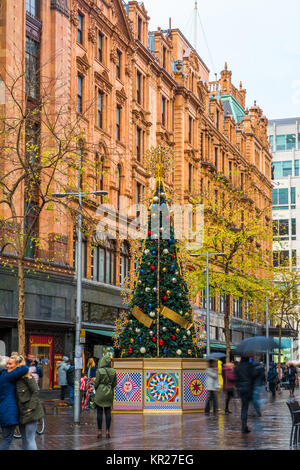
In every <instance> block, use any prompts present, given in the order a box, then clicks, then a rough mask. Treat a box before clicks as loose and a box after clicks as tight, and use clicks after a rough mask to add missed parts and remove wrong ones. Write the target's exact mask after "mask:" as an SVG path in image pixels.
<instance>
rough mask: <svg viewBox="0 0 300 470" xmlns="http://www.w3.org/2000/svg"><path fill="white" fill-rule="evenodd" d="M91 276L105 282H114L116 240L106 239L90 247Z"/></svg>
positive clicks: (95, 279)
mask: <svg viewBox="0 0 300 470" xmlns="http://www.w3.org/2000/svg"><path fill="white" fill-rule="evenodd" d="M91 266H92V277H93V280H94V281H98V282H104V283H105V284H115V283H116V242H115V241H114V240H109V239H108V240H106V242H105V243H104V244H103V245H97V246H94V248H93V249H92V263H91Z"/></svg>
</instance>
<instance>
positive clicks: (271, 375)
mask: <svg viewBox="0 0 300 470" xmlns="http://www.w3.org/2000/svg"><path fill="white" fill-rule="evenodd" d="M267 379H268V382H269V389H270V392H271V393H272V398H275V397H276V386H277V381H278V374H277V369H276V366H275V364H274V362H271V363H270V366H269V371H268V376H267Z"/></svg>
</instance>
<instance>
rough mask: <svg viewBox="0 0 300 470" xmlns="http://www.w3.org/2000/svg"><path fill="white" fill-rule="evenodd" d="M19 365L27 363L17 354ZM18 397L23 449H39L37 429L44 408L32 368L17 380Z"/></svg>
mask: <svg viewBox="0 0 300 470" xmlns="http://www.w3.org/2000/svg"><path fill="white" fill-rule="evenodd" d="M16 363H17V367H20V368H21V367H22V366H24V365H25V359H24V358H23V356H16ZM16 397H17V404H18V409H19V428H20V432H21V436H22V448H23V450H37V445H36V440H35V436H36V429H37V425H38V422H39V420H40V419H42V418H43V417H44V410H43V407H42V405H41V402H40V399H39V387H38V384H37V381H36V379H35V378H34V377H33V376H32V375H31V373H30V368H29V371H28V373H27V374H26V375H24V376H23V377H21V378H20V379H18V380H17V382H16Z"/></svg>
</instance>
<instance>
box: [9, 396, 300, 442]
mask: <svg viewBox="0 0 300 470" xmlns="http://www.w3.org/2000/svg"><path fill="white" fill-rule="evenodd" d="M288 398H289V392H288V391H285V390H284V391H282V393H281V394H277V397H276V399H275V401H272V399H271V397H270V394H268V395H267V402H266V404H265V406H264V408H263V414H262V417H260V418H259V417H256V416H255V414H254V410H253V409H252V410H251V409H250V412H249V419H248V425H249V427H250V429H251V433H249V434H242V433H241V420H240V401H239V400H238V399H234V400H233V401H232V403H231V409H232V413H231V414H229V415H225V414H224V412H223V411H219V413H218V415H217V416H213V415H211V416H205V414H204V413H188V414H183V415H147V416H144V415H141V414H113V416H112V427H111V438H109V439H107V438H106V437H105V436H104V437H102V438H101V439H97V426H96V411H95V410H87V411H82V413H81V424H80V426H74V425H73V415H72V413H73V410H72V408H64V409H62V410H59V412H58V413H57V415H54V409H53V405H52V407H51V405H49V403H48V404H47V408H46V413H47V414H46V417H45V421H46V429H45V434H44V435H42V436H37V445H38V449H40V450H101V449H105V450H165V451H167V450H288V449H289V439H290V431H291V417H290V413H289V410H288V407H287V405H286V401H287V400H288ZM295 398H296V399H298V400H300V390H296V391H295ZM221 403H222V400H221ZM104 434H105V433H104ZM21 447H22V444H21V441H20V440H14V442H13V444H12V446H11V450H17V449H21Z"/></svg>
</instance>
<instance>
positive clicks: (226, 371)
mask: <svg viewBox="0 0 300 470" xmlns="http://www.w3.org/2000/svg"><path fill="white" fill-rule="evenodd" d="M235 381H236V376H235V373H234V364H233V363H232V362H228V363H227V364H225V365H224V366H223V389H224V392H225V397H226V398H225V414H226V415H227V414H229V413H231V411H230V410H229V402H230V400H231V399H232V398H233V396H234V384H235Z"/></svg>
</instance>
